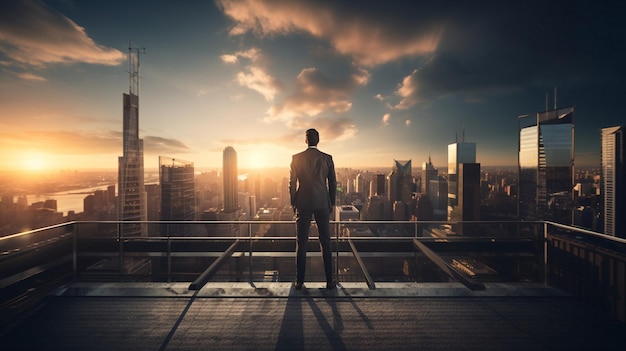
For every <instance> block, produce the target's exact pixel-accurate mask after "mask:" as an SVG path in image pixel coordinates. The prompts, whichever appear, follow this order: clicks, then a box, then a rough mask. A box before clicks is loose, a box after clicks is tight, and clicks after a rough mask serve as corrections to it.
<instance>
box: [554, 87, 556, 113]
mask: <svg viewBox="0 0 626 351" xmlns="http://www.w3.org/2000/svg"><path fill="white" fill-rule="evenodd" d="M554 109H555V110H556V85H555V86H554Z"/></svg>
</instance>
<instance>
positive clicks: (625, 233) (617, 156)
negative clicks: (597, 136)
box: [601, 126, 626, 238]
mask: <svg viewBox="0 0 626 351" xmlns="http://www.w3.org/2000/svg"><path fill="white" fill-rule="evenodd" d="M601 133H602V178H601V179H602V185H601V194H602V207H603V210H602V213H603V217H604V221H603V222H604V234H607V235H612V236H617V237H621V238H626V218H624V215H623V214H624V213H626V174H625V173H624V171H625V169H624V157H625V156H624V151H625V148H624V127H622V126H617V127H610V128H603V129H602V131H601Z"/></svg>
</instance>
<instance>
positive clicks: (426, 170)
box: [420, 155, 437, 194]
mask: <svg viewBox="0 0 626 351" xmlns="http://www.w3.org/2000/svg"><path fill="white" fill-rule="evenodd" d="M435 179H437V168H435V166H434V165H433V162H432V161H431V159H430V155H428V162H424V163H422V186H421V189H420V192H421V193H422V194H428V187H429V184H430V181H431V180H435Z"/></svg>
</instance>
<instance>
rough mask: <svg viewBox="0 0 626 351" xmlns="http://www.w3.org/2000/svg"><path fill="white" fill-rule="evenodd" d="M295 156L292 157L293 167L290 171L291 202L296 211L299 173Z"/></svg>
mask: <svg viewBox="0 0 626 351" xmlns="http://www.w3.org/2000/svg"><path fill="white" fill-rule="evenodd" d="M295 163H296V160H295V156H292V157H291V166H290V171H289V198H290V201H291V207H292V208H293V210H294V211H295V210H296V190H297V182H298V173H297V171H296V165H295Z"/></svg>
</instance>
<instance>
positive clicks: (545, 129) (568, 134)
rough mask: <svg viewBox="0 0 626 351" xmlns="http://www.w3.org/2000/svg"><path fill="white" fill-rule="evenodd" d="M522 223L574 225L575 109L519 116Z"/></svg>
mask: <svg viewBox="0 0 626 351" xmlns="http://www.w3.org/2000/svg"><path fill="white" fill-rule="evenodd" d="M518 123H519V147H518V151H519V152H518V165H519V172H518V177H519V196H518V200H519V203H518V216H519V218H520V220H525V221H536V220H549V221H555V222H559V223H564V224H571V223H572V213H573V212H572V210H573V199H572V196H573V193H572V189H573V184H574V176H573V173H574V108H573V107H568V108H563V109H555V110H551V111H546V112H538V113H536V114H531V115H524V116H519V118H518Z"/></svg>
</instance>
